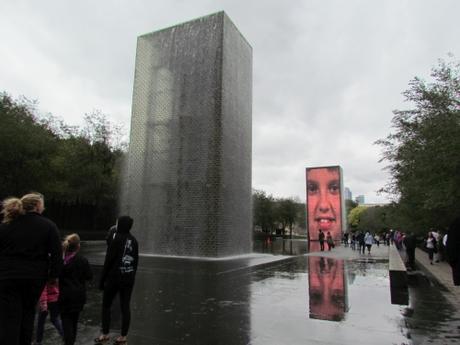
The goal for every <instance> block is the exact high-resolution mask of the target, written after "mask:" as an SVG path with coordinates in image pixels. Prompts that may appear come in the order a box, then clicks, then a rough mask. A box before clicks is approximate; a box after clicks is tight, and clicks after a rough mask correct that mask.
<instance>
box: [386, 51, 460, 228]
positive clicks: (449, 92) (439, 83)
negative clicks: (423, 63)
mask: <svg viewBox="0 0 460 345" xmlns="http://www.w3.org/2000/svg"><path fill="white" fill-rule="evenodd" d="M431 77H432V80H431V81H430V82H427V81H424V80H422V79H420V78H414V79H413V80H412V81H411V82H410V84H409V89H408V90H407V91H405V92H404V96H405V100H406V102H408V103H409V105H410V109H407V110H395V111H394V112H393V113H394V117H393V120H392V123H393V129H394V132H393V133H391V134H390V135H388V136H387V137H386V138H385V139H382V140H379V141H377V143H378V144H379V145H381V146H382V147H383V157H382V160H383V161H387V162H389V165H388V167H387V169H388V170H389V172H390V174H391V180H390V182H389V183H388V184H387V185H386V186H385V187H384V188H383V189H382V191H383V192H387V193H389V194H390V195H393V196H394V197H395V199H396V200H397V201H398V212H399V213H400V216H401V217H403V218H405V220H404V221H403V223H405V224H406V226H407V229H406V230H412V231H423V229H427V228H429V227H432V226H435V227H437V226H442V227H443V226H446V225H448V224H449V222H450V221H451V220H452V218H453V217H455V216H456V215H458V204H459V203H460V175H459V174H458V171H459V168H460V64H459V63H458V62H455V63H454V62H449V63H447V62H445V61H442V60H441V61H440V62H439V64H438V66H436V67H434V68H433V69H432V73H431Z"/></svg>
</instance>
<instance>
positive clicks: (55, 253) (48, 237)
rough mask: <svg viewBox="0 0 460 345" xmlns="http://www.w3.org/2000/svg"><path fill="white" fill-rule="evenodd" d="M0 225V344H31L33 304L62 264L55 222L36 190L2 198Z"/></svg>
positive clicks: (56, 275) (57, 273)
mask: <svg viewBox="0 0 460 345" xmlns="http://www.w3.org/2000/svg"><path fill="white" fill-rule="evenodd" d="M2 206H3V209H2V211H1V213H2V215H3V222H2V224H1V225H0V344H8V345H18V344H20V345H30V343H31V340H32V333H33V325H34V316H35V307H36V305H37V302H38V299H39V297H40V294H41V291H42V290H43V288H44V286H45V283H46V281H47V280H49V281H55V280H56V278H57V277H58V275H59V271H60V268H61V265H62V257H61V243H60V239H59V233H58V229H57V227H56V225H55V224H54V223H53V222H52V221H51V220H49V219H47V218H45V217H43V216H42V215H41V213H42V212H43V211H44V209H45V206H44V198H43V195H41V194H39V193H31V194H26V195H24V196H23V197H22V198H21V199H18V198H8V199H6V200H4V201H3V204H2Z"/></svg>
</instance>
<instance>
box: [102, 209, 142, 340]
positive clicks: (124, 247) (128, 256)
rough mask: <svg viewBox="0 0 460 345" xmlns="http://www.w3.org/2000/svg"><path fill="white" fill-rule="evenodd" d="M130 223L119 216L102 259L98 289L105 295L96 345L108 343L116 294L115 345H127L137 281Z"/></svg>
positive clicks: (136, 255)
mask: <svg viewBox="0 0 460 345" xmlns="http://www.w3.org/2000/svg"><path fill="white" fill-rule="evenodd" d="M132 225H133V219H132V218H131V217H129V216H121V217H119V218H118V220H117V225H116V226H117V229H116V235H115V237H114V238H113V240H112V241H111V242H110V244H109V247H108V248H107V253H106V255H105V261H104V268H103V269H102V275H101V281H100V284H99V288H100V289H101V290H103V291H104V295H103V300H102V334H101V335H100V336H99V337H98V338H96V339H95V343H96V344H106V343H107V342H108V341H109V336H108V334H109V331H110V312H111V308H112V303H113V300H114V298H115V296H116V295H117V294H120V304H121V336H119V337H118V338H117V339H116V340H115V342H114V344H116V345H123V344H126V342H127V340H126V336H127V335H128V329H129V323H130V320H131V311H130V306H129V305H130V300H131V293H132V291H133V287H134V280H135V277H136V271H137V263H138V260H139V249H138V244H137V240H136V238H135V237H134V236H133V235H131V234H130V232H129V231H130V230H131V227H132Z"/></svg>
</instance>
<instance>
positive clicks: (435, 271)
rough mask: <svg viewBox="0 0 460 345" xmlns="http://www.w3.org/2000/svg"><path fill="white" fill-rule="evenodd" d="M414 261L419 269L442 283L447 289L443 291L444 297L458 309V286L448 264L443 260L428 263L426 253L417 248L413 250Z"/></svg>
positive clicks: (459, 296)
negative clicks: (454, 282) (453, 279)
mask: <svg viewBox="0 0 460 345" xmlns="http://www.w3.org/2000/svg"><path fill="white" fill-rule="evenodd" d="M415 261H416V264H417V265H418V266H419V268H420V269H422V270H423V271H425V272H426V273H427V274H428V275H430V276H431V277H432V278H434V279H436V280H437V281H438V282H439V283H440V284H441V285H443V286H444V287H445V288H446V289H447V291H446V293H445V296H446V298H448V299H449V301H450V302H451V303H453V304H454V305H455V307H456V308H457V309H460V286H455V285H454V284H453V281H452V270H451V268H450V266H449V264H448V263H447V262H445V261H442V262H433V265H430V260H429V259H428V253H425V252H424V251H423V250H421V249H419V248H417V249H416V250H415Z"/></svg>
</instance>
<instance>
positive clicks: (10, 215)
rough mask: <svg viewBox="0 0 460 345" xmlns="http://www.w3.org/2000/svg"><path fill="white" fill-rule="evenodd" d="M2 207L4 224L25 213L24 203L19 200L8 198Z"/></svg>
mask: <svg viewBox="0 0 460 345" xmlns="http://www.w3.org/2000/svg"><path fill="white" fill-rule="evenodd" d="M2 207H3V209H2V211H1V213H2V214H3V220H2V223H9V222H11V221H12V220H14V219H15V218H17V217H19V216H20V215H22V214H24V213H25V211H24V206H23V203H22V201H21V200H20V199H18V198H7V199H5V200H3V202H2Z"/></svg>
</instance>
